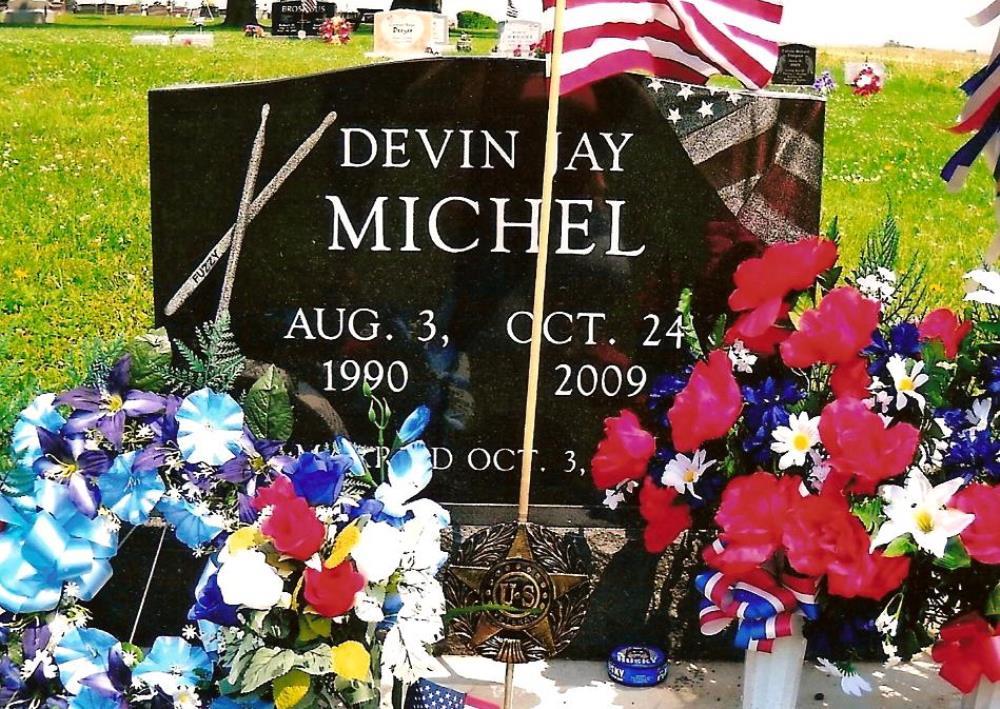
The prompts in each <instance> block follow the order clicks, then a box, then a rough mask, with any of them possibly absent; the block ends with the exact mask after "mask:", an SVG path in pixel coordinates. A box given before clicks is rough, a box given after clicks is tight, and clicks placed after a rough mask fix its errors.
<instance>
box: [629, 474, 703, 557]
mask: <svg viewBox="0 0 1000 709" xmlns="http://www.w3.org/2000/svg"><path fill="white" fill-rule="evenodd" d="M678 494H679V493H678V492H677V491H676V490H674V489H673V488H671V487H659V486H658V485H657V484H656V483H654V482H653V480H652V479H651V478H646V482H645V483H644V484H643V486H642V491H640V492H639V514H640V515H642V518H643V519H644V520H646V529H645V531H644V532H643V541H644V542H645V544H646V551H648V552H649V553H650V554H659V553H661V552H662V551H664V550H665V549H666V548H667V547H668V546H670V545H671V544H673V543H674V542H675V541H676V540H677V537H679V536H680V535H681V532H683V531H684V530H685V529H688V528H689V527H690V526H691V510H690V509H689V508H688V506H687V505H685V504H679V505H675V504H674V503H675V502H676V501H677V497H678Z"/></svg>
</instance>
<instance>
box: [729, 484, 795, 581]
mask: <svg viewBox="0 0 1000 709" xmlns="http://www.w3.org/2000/svg"><path fill="white" fill-rule="evenodd" d="M801 483H802V480H801V479H800V478H798V477H796V476H794V475H789V476H786V477H783V478H779V477H777V476H775V475H772V474H771V473H765V472H757V473H754V474H752V475H747V476H744V477H740V478H736V479H734V480H733V481H732V482H730V483H729V485H727V486H726V489H725V491H724V492H723V493H722V503H721V504H720V505H719V511H718V513H716V515H715V522H716V524H718V525H719V527H720V528H721V529H722V534H721V535H720V538H721V539H722V541H723V542H724V543H725V546H726V548H725V551H723V552H721V553H719V554H718V555H717V556H715V557H714V558H713V560H712V565H713V566H715V567H716V568H718V569H719V570H720V571H725V572H726V573H732V574H740V573H745V572H747V571H750V570H751V569H755V568H757V567H758V566H760V564H762V563H764V562H765V561H767V560H768V559H769V558H770V557H771V555H772V554H774V552H775V551H777V550H778V549H779V548H780V547H781V545H782V535H783V533H784V526H785V521H786V520H787V519H788V515H789V509H790V508H791V506H792V505H793V504H794V503H795V502H796V501H797V500H798V498H799V497H800V493H799V486H800V485H801Z"/></svg>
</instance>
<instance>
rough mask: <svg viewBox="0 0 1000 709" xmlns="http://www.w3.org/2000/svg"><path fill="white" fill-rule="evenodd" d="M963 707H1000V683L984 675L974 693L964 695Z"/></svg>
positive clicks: (991, 708)
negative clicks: (991, 680)
mask: <svg viewBox="0 0 1000 709" xmlns="http://www.w3.org/2000/svg"><path fill="white" fill-rule="evenodd" d="M962 709H1000V683H998V682H990V681H989V680H988V679H986V678H985V677H983V679H981V680H979V686H978V687H976V689H975V691H974V692H973V693H972V694H966V695H965V696H964V697H962Z"/></svg>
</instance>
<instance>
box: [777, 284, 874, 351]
mask: <svg viewBox="0 0 1000 709" xmlns="http://www.w3.org/2000/svg"><path fill="white" fill-rule="evenodd" d="M879 311H880V306H879V304H878V303H877V302H876V301H874V300H868V299H867V298H864V297H863V296H862V295H861V293H859V292H858V291H857V290H855V289H854V288H849V287H844V288H836V289H834V290H832V291H830V292H829V293H828V294H827V295H826V297H825V298H823V300H822V301H821V302H820V304H819V307H818V308H815V309H813V310H808V311H806V312H805V313H804V314H803V315H802V318H801V319H800V320H799V329H798V330H797V331H796V332H794V333H792V335H791V337H789V338H788V339H787V340H785V341H784V342H782V343H781V358H782V359H783V360H784V362H785V364H787V365H788V366H789V367H799V368H805V367H811V366H812V365H814V364H819V363H825V364H843V363H848V362H851V361H852V360H854V359H856V358H857V356H858V353H859V352H860V351H861V350H862V349H864V348H865V347H867V346H868V345H869V344H870V343H871V340H872V332H874V331H875V328H877V327H878V319H879Z"/></svg>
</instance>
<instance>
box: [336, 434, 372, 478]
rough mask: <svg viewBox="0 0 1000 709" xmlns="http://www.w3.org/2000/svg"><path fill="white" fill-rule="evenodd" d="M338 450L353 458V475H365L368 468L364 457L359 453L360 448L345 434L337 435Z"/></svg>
mask: <svg viewBox="0 0 1000 709" xmlns="http://www.w3.org/2000/svg"><path fill="white" fill-rule="evenodd" d="M337 450H338V451H340V454H341V455H346V456H347V457H348V458H350V459H351V475H364V474H365V472H366V471H367V470H368V467H367V466H366V465H365V461H364V459H362V457H361V455H360V454H359V453H358V449H357V448H355V447H354V444H353V443H351V441H349V440H348V439H347V438H345V437H344V436H337Z"/></svg>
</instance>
